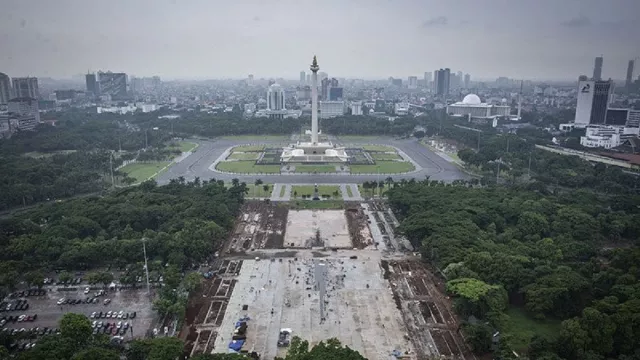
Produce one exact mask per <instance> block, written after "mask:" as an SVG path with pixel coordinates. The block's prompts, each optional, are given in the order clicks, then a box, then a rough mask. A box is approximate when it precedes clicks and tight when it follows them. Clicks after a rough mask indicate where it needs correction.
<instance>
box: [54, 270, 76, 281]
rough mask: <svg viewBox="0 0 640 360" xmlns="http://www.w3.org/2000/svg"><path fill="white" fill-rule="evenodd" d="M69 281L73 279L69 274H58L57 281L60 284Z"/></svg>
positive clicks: (64, 272)
mask: <svg viewBox="0 0 640 360" xmlns="http://www.w3.org/2000/svg"><path fill="white" fill-rule="evenodd" d="M71 279H73V276H71V274H69V273H68V272H67V271H63V272H61V273H60V275H58V280H59V281H60V282H63V283H64V282H69V281H71Z"/></svg>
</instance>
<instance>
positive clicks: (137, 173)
mask: <svg viewBox="0 0 640 360" xmlns="http://www.w3.org/2000/svg"><path fill="white" fill-rule="evenodd" d="M169 164H171V162H170V161H155V162H149V163H133V164H129V165H127V166H125V167H123V168H121V169H120V171H122V172H124V173H126V174H127V175H129V177H131V178H134V179H136V183H140V182H143V181H146V180H147V179H149V178H150V177H152V176H154V177H155V176H156V175H158V172H159V171H160V170H162V169H164V168H165V167H166V166H167V165H169Z"/></svg>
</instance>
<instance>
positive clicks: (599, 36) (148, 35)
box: [0, 0, 640, 80]
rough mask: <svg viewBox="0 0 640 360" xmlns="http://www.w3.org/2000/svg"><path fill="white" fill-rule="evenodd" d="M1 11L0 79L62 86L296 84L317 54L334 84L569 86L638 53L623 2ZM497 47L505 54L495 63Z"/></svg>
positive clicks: (11, 2) (632, 9)
mask: <svg viewBox="0 0 640 360" xmlns="http://www.w3.org/2000/svg"><path fill="white" fill-rule="evenodd" d="M5 3H6V4H3V6H4V8H5V9H8V11H4V14H3V15H1V16H0V18H2V20H3V21H1V22H0V37H1V38H3V44H4V45H3V46H4V49H5V51H3V52H2V55H0V58H1V59H2V64H3V66H4V67H3V68H2V69H0V71H2V72H4V73H7V74H8V75H10V76H11V77H18V76H27V75H31V76H39V77H54V78H63V77H70V76H74V75H77V74H81V73H83V72H84V71H86V69H92V70H97V69H111V70H112V71H122V72H126V73H127V74H136V75H138V76H150V75H159V76H161V77H163V78H167V79H210V78H245V77H246V76H247V74H250V73H251V74H255V76H256V78H268V77H284V78H288V79H296V78H297V77H298V76H299V71H300V69H301V64H305V63H306V62H308V60H307V59H308V57H309V56H310V55H312V54H317V55H318V56H319V58H321V59H322V62H323V64H326V65H325V67H324V68H325V69H327V71H328V72H329V73H330V74H331V76H336V77H349V78H364V79H382V78H386V77H388V76H394V77H401V78H406V76H420V74H423V73H424V72H425V71H432V69H437V68H451V69H452V70H455V71H458V69H459V70H463V71H464V72H465V73H470V74H473V77H474V78H476V79H490V78H497V77H500V76H507V77H511V78H518V79H520V78H525V79H532V80H553V79H557V80H568V79H574V78H576V77H577V75H579V74H583V73H587V74H590V73H591V72H592V69H593V59H594V57H596V56H600V55H601V54H602V55H603V57H604V66H603V71H602V77H603V78H610V77H611V78H614V79H624V78H625V71H626V68H627V64H628V61H629V60H630V59H633V58H635V57H637V56H638V55H640V45H638V43H637V41H635V39H637V37H638V36H640V23H639V22H638V21H637V17H636V15H635V14H637V13H638V12H639V11H640V4H639V3H637V2H636V1H633V0H620V1H617V2H616V6H611V4H608V3H602V2H598V1H592V0H586V1H565V2H561V3H557V2H552V1H550V0H542V1H536V2H518V3H511V2H510V3H506V2H501V3H500V4H495V2H492V3H491V4H492V6H478V5H479V4H478V3H477V2H476V1H472V0H461V1H459V2H456V3H455V4H449V3H447V4H443V3H439V2H436V1H417V0H400V1H397V2H388V1H386V2H385V1H378V2H373V3H370V2H366V5H367V6H365V7H364V8H363V7H362V6H361V5H364V4H365V2H363V1H360V0H357V1H353V2H349V3H343V2H339V1H336V0H326V1H323V6H321V7H320V6H316V4H317V2H312V1H302V2H298V1H293V0H283V1H280V2H277V3H275V4H265V3H262V2H258V1H247V2H243V3H225V4H224V6H222V4H221V3H218V2H215V1H205V0H194V1H193V2H190V3H189V6H185V5H183V4H178V2H176V1H170V0H166V1H142V0H137V1H122V0H118V1H113V2H110V3H109V5H110V6H109V7H103V8H101V11H100V12H98V13H96V12H95V11H94V7H95V4H92V3H83V2H77V1H73V0H60V1H56V2H48V1H38V0H31V1H19V0H8V1H5ZM578 4H579V5H580V6H575V5H578ZM291 5H296V6H291ZM496 5H503V6H502V7H500V6H498V7H497V8H496ZM34 6H35V7H37V9H38V11H33V9H34ZM496 9H498V11H496ZM575 9H579V12H576V11H575ZM310 13H314V18H324V17H330V18H332V19H334V24H335V25H333V26H331V27H326V26H325V25H326V24H325V23H323V22H313V21H308V20H309V19H308V17H309V14H310ZM425 14H429V15H425ZM362 15H366V16H362ZM525 15H526V16H525ZM114 18H118V21H113V19H114ZM184 19H189V21H184ZM395 19H398V20H397V21H396V20H395ZM400 19H402V20H400ZM383 23H384V24H387V26H380V24H383ZM140 29H145V31H144V33H140ZM407 34H408V35H407ZM273 38H282V39H286V41H284V42H273V41H270V39H273ZM506 43H508V44H509V47H508V48H507V51H506V52H504V53H500V54H498V53H497V52H496V49H503V48H505V47H504V46H503V45H502V44H506ZM380 44H391V45H393V46H391V47H388V46H378V45H380ZM417 44H420V46H417ZM487 44H489V45H491V46H487ZM532 44H533V45H532ZM187 65H188V66H187ZM399 69H402V70H401V71H402V73H400V71H399Z"/></svg>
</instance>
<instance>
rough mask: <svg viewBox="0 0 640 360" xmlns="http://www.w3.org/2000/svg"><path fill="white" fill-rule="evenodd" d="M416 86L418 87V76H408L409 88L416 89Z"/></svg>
mask: <svg viewBox="0 0 640 360" xmlns="http://www.w3.org/2000/svg"><path fill="white" fill-rule="evenodd" d="M417 88H418V77H417V76H409V89H417Z"/></svg>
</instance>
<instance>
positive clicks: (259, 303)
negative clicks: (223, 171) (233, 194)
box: [180, 202, 474, 360]
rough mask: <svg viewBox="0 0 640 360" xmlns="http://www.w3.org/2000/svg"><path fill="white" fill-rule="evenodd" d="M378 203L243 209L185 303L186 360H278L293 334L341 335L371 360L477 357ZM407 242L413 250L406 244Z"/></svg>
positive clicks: (435, 284) (436, 282) (436, 283)
mask: <svg viewBox="0 0 640 360" xmlns="http://www.w3.org/2000/svg"><path fill="white" fill-rule="evenodd" d="M397 224H398V222H397V220H396V219H395V217H394V216H393V213H392V212H391V210H390V209H388V207H386V205H385V204H384V203H379V202H378V203H365V204H350V205H346V206H345V209H344V210H299V211H298V210H289V209H288V208H287V207H286V206H283V205H282V204H281V205H273V204H269V203H265V202H253V203H247V204H246V205H245V206H244V208H243V211H242V214H240V215H239V217H238V221H237V224H236V227H235V229H234V231H233V233H232V234H230V238H229V240H228V242H227V244H225V247H224V248H223V250H221V251H220V253H221V254H222V255H221V256H219V257H217V258H216V260H215V262H214V263H213V264H212V265H211V266H210V268H208V269H207V274H208V275H207V277H208V278H205V279H204V286H202V287H201V289H200V292H199V293H197V294H194V295H192V296H191V297H190V298H189V302H188V306H187V311H186V321H185V325H184V327H183V329H182V331H181V333H180V336H181V337H182V338H183V339H185V340H186V346H185V356H193V355H195V354H203V353H205V354H208V353H229V352H238V353H246V354H250V355H251V354H252V355H253V357H254V358H260V359H269V360H271V359H273V358H274V357H276V356H280V357H284V356H286V352H287V349H288V345H289V342H290V340H291V338H293V337H294V336H298V337H300V338H302V339H304V340H307V341H309V343H310V345H311V346H313V345H315V344H317V343H319V342H320V341H322V340H327V339H329V338H332V337H335V338H338V340H340V341H341V342H342V343H343V344H344V345H347V346H349V347H350V348H352V349H355V350H357V351H359V352H360V353H361V354H362V355H363V356H364V357H366V358H367V359H370V360H375V359H420V360H421V359H429V358H438V359H474V357H473V355H471V353H470V351H468V350H467V347H466V346H465V344H464V341H463V339H462V337H461V335H460V333H459V331H458V328H459V326H458V322H457V319H456V318H455V316H454V315H453V312H452V310H451V304H450V300H449V299H448V298H447V297H446V296H445V295H444V292H443V289H442V280H441V279H439V278H438V277H436V276H434V275H433V273H432V272H431V271H429V269H428V268H427V267H425V266H424V265H423V263H422V262H421V261H420V259H419V258H415V257H413V255H412V253H411V252H409V251H408V250H410V249H409V248H408V247H407V243H408V242H407V241H406V240H405V239H403V238H402V237H401V236H395V235H394V233H393V231H394V229H395V228H396V226H397ZM408 246H410V245H408Z"/></svg>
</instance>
